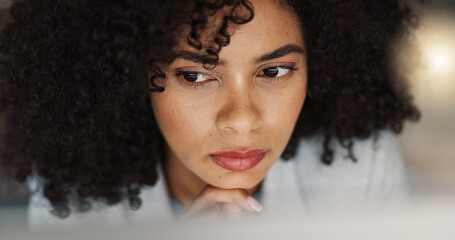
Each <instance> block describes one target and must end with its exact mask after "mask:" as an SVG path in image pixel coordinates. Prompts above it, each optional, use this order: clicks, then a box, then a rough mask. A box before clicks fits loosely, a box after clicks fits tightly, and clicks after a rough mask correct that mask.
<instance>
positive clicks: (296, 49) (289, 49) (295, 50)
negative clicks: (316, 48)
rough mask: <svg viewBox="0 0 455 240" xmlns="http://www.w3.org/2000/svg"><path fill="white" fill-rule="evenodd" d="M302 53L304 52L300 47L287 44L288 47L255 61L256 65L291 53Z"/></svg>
mask: <svg viewBox="0 0 455 240" xmlns="http://www.w3.org/2000/svg"><path fill="white" fill-rule="evenodd" d="M303 52H304V50H303V48H302V47H299V46H297V45H295V44H288V45H285V46H283V47H280V48H278V49H277V50H275V51H273V52H271V53H267V54H265V55H263V56H261V57H259V58H258V59H256V63H259V62H264V61H268V60H272V59H275V58H280V57H284V56H286V55H288V54H291V53H303Z"/></svg>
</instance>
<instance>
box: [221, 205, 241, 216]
mask: <svg viewBox="0 0 455 240" xmlns="http://www.w3.org/2000/svg"><path fill="white" fill-rule="evenodd" d="M220 205H221V211H222V212H223V213H224V214H226V215H227V216H234V217H235V216H239V217H240V216H241V215H242V208H241V207H239V206H238V205H237V204H235V203H221V204H220Z"/></svg>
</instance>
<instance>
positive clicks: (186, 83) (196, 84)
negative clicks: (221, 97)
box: [175, 65, 298, 89]
mask: <svg viewBox="0 0 455 240" xmlns="http://www.w3.org/2000/svg"><path fill="white" fill-rule="evenodd" d="M271 68H283V69H286V70H290V71H289V72H288V73H286V74H285V75H284V76H281V77H267V76H265V75H264V76H261V78H265V79H267V80H269V81H273V82H279V81H283V80H285V79H287V78H289V75H290V74H292V72H293V71H296V70H298V69H297V68H295V67H291V66H282V65H277V66H271V67H267V68H264V69H263V70H261V71H260V72H263V71H264V70H266V69H271ZM190 73H193V74H204V75H207V76H210V75H208V74H205V73H200V72H192V71H177V72H176V73H175V77H177V79H178V80H179V82H180V83H181V84H183V86H184V87H187V88H194V89H198V88H200V87H204V86H206V84H207V83H209V82H212V81H213V80H209V81H203V82H189V81H186V80H184V79H181V77H182V76H183V75H184V74H190Z"/></svg>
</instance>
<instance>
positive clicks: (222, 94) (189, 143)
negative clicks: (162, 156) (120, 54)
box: [151, 0, 307, 189]
mask: <svg viewBox="0 0 455 240" xmlns="http://www.w3.org/2000/svg"><path fill="white" fill-rule="evenodd" d="M251 2H252V3H253V6H254V13H255V16H254V18H253V20H252V21H251V22H249V23H247V24H244V25H239V26H238V27H237V28H236V31H235V33H234V34H233V35H232V36H231V42H230V44H229V45H228V46H226V47H223V48H222V50H221V52H220V53H219V63H218V64H217V65H216V67H215V68H214V69H209V70H208V69H206V68H204V67H203V64H202V63H201V62H199V55H201V54H202V53H203V52H202V51H201V52H198V51H197V50H196V49H194V48H193V47H191V46H189V45H188V44H187V43H186V39H183V40H182V42H181V44H180V45H179V46H178V50H179V51H189V52H191V54H189V53H188V52H187V54H186V55H184V56H182V57H179V58H177V59H176V60H175V61H174V62H173V63H171V64H170V65H168V66H165V67H164V68H163V71H164V72H165V73H166V76H167V78H166V80H165V84H164V87H165V91H164V92H162V93H152V95H151V102H152V107H153V110H154V114H155V116H156V119H157V122H158V125H159V127H160V129H161V132H162V134H163V136H164V138H165V140H166V144H167V148H168V149H167V150H168V151H167V152H168V156H167V158H168V159H173V161H178V162H179V164H181V165H183V166H184V167H185V169H186V170H188V172H189V173H190V174H191V175H193V176H194V177H196V178H198V179H200V180H201V181H203V182H205V183H206V184H210V185H213V186H216V187H220V188H225V189H232V188H244V189H251V188H253V187H254V186H256V185H257V184H258V183H259V182H260V181H261V180H262V179H263V178H264V176H265V174H266V173H267V171H268V170H269V169H270V167H271V166H272V165H273V164H274V163H275V161H276V160H277V159H278V158H279V156H280V155H281V153H282V152H283V150H284V148H285V146H286V144H287V142H288V140H289V138H290V136H291V133H292V131H293V129H294V125H295V123H296V121H297V117H298V116H299V113H300V110H301V108H302V105H303V102H304V100H305V95H306V89H307V68H306V55H305V53H304V41H303V36H302V32H301V29H300V25H299V22H298V20H297V18H296V17H295V16H294V15H293V14H292V13H291V12H289V10H287V9H285V8H284V7H283V6H281V5H280V4H279V3H278V1H272V0H271V1H264V0H262V1H259V0H258V1H251ZM246 150H261V151H262V152H265V155H264V154H260V153H257V152H256V155H255V156H253V157H245V156H243V157H242V156H236V157H232V156H229V154H228V155H224V157H223V156H222V157H219V156H218V158H217V157H216V156H214V155H213V154H214V153H219V152H225V151H240V153H238V154H240V155H241V154H242V153H243V152H245V151H246ZM262 152H261V153H262ZM253 154H254V152H253ZM261 157H262V158H261Z"/></svg>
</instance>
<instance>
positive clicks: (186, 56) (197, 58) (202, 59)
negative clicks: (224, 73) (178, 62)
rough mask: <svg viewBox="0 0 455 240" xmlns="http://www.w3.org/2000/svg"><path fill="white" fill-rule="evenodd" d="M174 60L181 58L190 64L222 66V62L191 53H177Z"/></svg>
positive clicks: (204, 55)
mask: <svg viewBox="0 0 455 240" xmlns="http://www.w3.org/2000/svg"><path fill="white" fill-rule="evenodd" d="M175 58H176V59H177V58H183V59H186V60H188V61H191V62H195V63H201V64H214V63H216V64H218V65H223V62H222V61H220V60H218V61H217V60H216V59H214V58H213V57H210V56H208V55H206V54H202V53H197V52H191V51H179V52H177V53H176V54H175Z"/></svg>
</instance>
